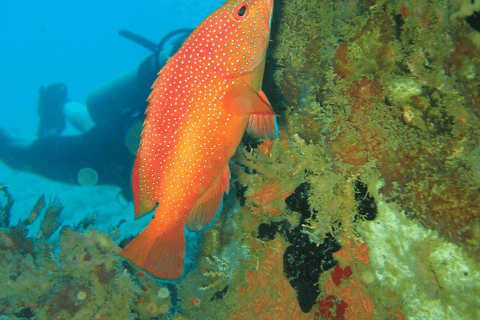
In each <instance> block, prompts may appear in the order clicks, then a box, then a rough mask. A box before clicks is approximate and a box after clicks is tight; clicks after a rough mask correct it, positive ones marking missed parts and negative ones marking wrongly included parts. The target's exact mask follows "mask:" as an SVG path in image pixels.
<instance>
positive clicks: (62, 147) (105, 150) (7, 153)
mask: <svg viewBox="0 0 480 320" xmlns="http://www.w3.org/2000/svg"><path fill="white" fill-rule="evenodd" d="M182 30H185V29H182ZM177 34H178V32H177ZM186 36H188V33H185V34H184V35H183V37H181V39H180V40H181V41H179V40H177V41H175V42H174V44H173V48H174V50H173V52H175V51H176V50H177V49H178V48H179V47H180V45H181V44H182V43H183V40H185V38H186ZM162 42H163V40H162ZM162 42H160V43H162ZM154 54H158V52H156V53H154ZM151 57H152V56H149V57H147V59H145V60H144V62H142V63H141V64H140V67H139V74H138V75H137V76H138V79H137V81H135V83H136V86H140V88H138V87H137V88H130V89H132V90H134V92H135V94H137V93H138V99H136V100H135V103H132V104H133V105H132V104H130V105H129V106H128V107H127V108H125V110H118V108H117V109H115V105H113V106H112V105H104V106H102V108H103V107H104V110H89V111H90V113H91V114H92V115H93V116H94V117H93V118H94V120H95V125H94V126H93V127H92V128H91V129H90V130H88V131H87V132H85V133H83V134H80V135H75V136H59V135H57V136H43V137H39V139H38V140H36V141H35V142H34V143H33V144H31V145H30V146H28V147H25V146H17V145H16V144H15V143H14V140H13V139H11V138H10V137H9V136H8V134H7V133H6V132H4V131H2V130H0V159H1V160H2V161H3V162H4V163H5V164H6V165H7V166H9V167H11V168H13V169H16V170H21V171H26V172H31V173H35V174H38V175H41V176H43V177H45V178H48V179H51V180H55V181H59V182H63V183H68V184H76V183H77V176H78V173H79V171H80V170H81V169H83V168H92V169H94V170H95V171H96V172H97V174H98V182H97V183H98V184H100V185H114V186H119V187H120V188H121V189H122V191H121V193H122V195H123V196H124V197H125V199H127V200H129V201H130V200H132V192H131V187H130V186H131V170H132V166H133V162H134V159H135V156H134V154H133V153H132V152H131V150H130V151H129V149H128V147H127V145H126V142H125V137H126V134H127V131H128V130H129V129H130V128H131V127H132V125H133V124H135V123H138V122H139V121H140V122H143V120H144V118H145V115H144V112H145V109H146V107H147V105H148V103H147V101H146V100H147V97H148V95H149V94H150V91H151V89H150V86H151V85H152V83H153V81H154V80H155V78H156V74H157V72H158V71H159V70H160V68H161V67H162V66H163V65H164V64H165V62H166V61H165V60H163V61H158V59H157V57H156V59H155V64H152V68H150V69H149V68H148V67H146V65H148V63H145V62H148V60H149V59H150V60H152V59H151ZM131 93H132V92H128V93H126V94H130V95H131ZM87 107H88V105H87Z"/></svg>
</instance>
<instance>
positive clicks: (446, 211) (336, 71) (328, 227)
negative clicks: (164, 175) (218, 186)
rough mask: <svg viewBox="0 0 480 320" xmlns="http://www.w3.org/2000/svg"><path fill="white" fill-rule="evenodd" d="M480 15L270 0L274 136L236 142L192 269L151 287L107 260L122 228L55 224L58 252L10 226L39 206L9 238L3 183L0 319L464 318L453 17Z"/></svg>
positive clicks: (461, 137)
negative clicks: (219, 207) (224, 191)
mask: <svg viewBox="0 0 480 320" xmlns="http://www.w3.org/2000/svg"><path fill="white" fill-rule="evenodd" d="M479 6H480V2H479V1H474V2H473V3H472V2H471V1H469V0H463V1H452V0H431V1H415V0H402V1H399V0H392V1H385V0H368V1H359V0H344V1H333V0H319V1H310V0H289V1H286V0H276V1H275V14H274V19H273V25H272V41H271V45H270V48H269V52H268V56H267V65H266V73H265V80H264V84H263V89H264V91H265V93H266V95H267V96H268V97H269V100H270V102H271V104H272V106H273V107H274V109H275V112H276V113H278V114H279V117H278V119H279V137H278V138H277V139H275V140H274V141H261V140H256V139H254V138H252V137H248V136H247V137H245V138H244V140H243V145H242V147H241V150H239V151H238V152H237V154H236V155H235V157H234V160H233V161H232V163H231V171H232V178H233V179H232V180H233V181H232V187H231V191H230V193H229V194H228V196H226V197H225V199H224V207H223V212H222V214H221V215H220V217H219V219H218V221H216V223H215V224H214V225H213V226H212V228H211V229H209V230H207V231H206V232H205V233H204V234H203V235H202V239H201V241H200V242H199V245H200V247H199V248H198V249H199V251H200V252H199V254H198V256H195V257H193V258H190V259H195V263H194V265H195V266H196V267H193V268H189V270H190V269H191V270H190V271H189V272H188V273H187V274H186V276H185V278H184V279H182V280H181V281H180V282H177V283H168V284H165V283H163V284H162V283H159V282H156V281H153V280H152V279H151V278H149V277H148V276H146V275H145V274H144V273H143V272H142V271H140V270H137V269H135V268H133V267H132V266H130V265H129V264H127V263H122V261H121V260H120V259H119V258H118V257H117V256H116V255H115V253H116V252H117V251H118V250H119V249H118V246H117V244H116V243H115V241H114V240H113V239H121V237H120V234H119V232H118V226H117V227H116V229H115V227H114V226H112V228H113V229H112V230H113V231H112V233H111V234H110V235H108V234H105V233H102V232H99V231H96V230H94V229H91V228H90V229H88V228H87V226H89V225H90V227H91V224H92V223H93V220H94V219H93V218H91V219H89V218H86V220H85V223H84V224H83V228H87V231H85V232H84V231H82V232H80V231H79V230H73V229H69V228H63V229H62V230H61V235H60V242H59V250H56V249H55V248H54V247H52V245H50V244H49V242H48V241H47V238H48V237H49V235H51V234H53V232H47V231H42V234H41V235H42V238H35V239H31V238H29V237H28V235H27V232H26V230H25V229H24V227H25V225H26V224H29V223H31V222H32V221H33V220H35V219H36V218H37V216H41V211H42V210H43V211H44V209H43V208H44V203H45V201H44V199H43V198H41V201H40V200H39V203H38V205H37V206H36V208H35V209H34V210H33V211H32V213H31V215H30V218H27V219H26V220H25V221H24V222H22V223H20V224H19V225H17V226H15V227H12V226H10V224H9V218H8V212H9V210H10V208H11V206H12V204H13V199H12V196H11V195H10V194H8V192H7V190H6V189H5V187H1V189H0V190H1V191H3V195H4V198H2V199H1V201H2V204H3V203H4V202H5V204H4V205H3V206H1V207H0V214H1V221H0V226H1V227H2V229H1V231H0V232H1V233H0V235H1V237H0V255H1V257H2V259H1V262H0V266H1V267H2V270H3V271H2V273H0V275H1V276H0V277H1V281H2V283H5V285H6V287H5V288H6V290H2V292H3V293H1V294H0V301H1V306H0V307H1V308H2V309H0V313H2V314H7V315H12V316H13V315H16V316H22V315H23V316H25V315H28V314H29V313H30V314H31V316H29V317H33V316H35V317H36V318H38V319H54V318H58V319H63V318H68V319H72V318H74V319H99V318H102V319H128V318H129V317H130V318H132V319H133V318H139V319H151V318H154V319H157V318H158V319H161V318H162V317H163V318H169V319H178V320H180V319H189V320H192V319H246V320H248V319H272V318H274V319H292V318H296V319H363V320H367V319H407V318H409V319H413V318H415V319H420V318H421V319H443V318H455V319H476V318H477V317H478V314H477V313H476V312H478V311H477V310H478V308H479V307H480V301H479V300H478V297H479V296H480V292H479V290H480V289H479V288H480V287H479V283H480V282H479V281H478V280H479V273H478V270H480V268H479V265H478V264H479V259H480V249H479V248H480V197H478V194H480V166H479V163H480V161H479V160H480V151H479V150H480V147H479V141H480V127H479V126H478V123H479V118H480V107H479V106H480V83H479V81H478V74H479V71H480V70H479V68H480V55H479V50H480V49H479V48H480V33H479V32H478V31H476V30H474V29H473V28H472V27H470V25H469V24H468V23H467V22H466V21H465V17H466V16H468V15H471V14H472V13H473V12H474V11H475V10H477V11H478V10H480V9H479V8H480V7H479ZM3 199H5V201H3ZM48 206H50V207H52V204H51V203H50V204H49V205H47V207H48ZM55 207H56V208H57V209H56V210H57V211H58V213H57V215H56V218H54V219H53V218H48V219H47V217H53V213H52V214H47V215H45V218H44V221H47V220H48V221H51V222H48V223H47V222H45V228H46V229H49V230H55V227H56V226H57V225H58V221H59V220H58V219H59V215H60V213H61V206H60V207H59V206H53V209H52V210H54V209H55ZM47 210H48V209H47ZM52 219H53V220H52ZM54 221H57V223H54ZM23 224H25V225H23ZM80 228H82V226H81V225H78V226H77V228H76V229H80ZM112 237H113V239H112ZM122 245H123V243H122ZM57 251H58V252H57ZM22 288H30V290H28V291H26V290H23V289H22ZM7 292H8V294H7Z"/></svg>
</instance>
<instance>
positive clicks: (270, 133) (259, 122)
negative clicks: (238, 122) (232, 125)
mask: <svg viewBox="0 0 480 320" xmlns="http://www.w3.org/2000/svg"><path fill="white" fill-rule="evenodd" d="M247 133H249V134H252V135H255V136H257V137H259V138H263V139H267V140H273V139H275V138H276V137H277V136H278V124H277V116H276V115H275V114H273V115H272V114H261V113H252V114H251V115H250V118H249V119H248V127H247Z"/></svg>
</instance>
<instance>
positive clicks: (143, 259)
mask: <svg viewBox="0 0 480 320" xmlns="http://www.w3.org/2000/svg"><path fill="white" fill-rule="evenodd" d="M166 227H167V225H166V224H165V223H163V224H162V223H161V222H159V221H158V220H157V219H153V220H152V221H151V222H150V223H149V224H148V225H147V227H146V228H145V229H143V231H142V232H140V234H139V235H137V236H136V237H135V239H133V240H132V241H131V242H130V243H129V244H128V245H127V246H126V247H125V248H124V249H123V250H122V251H121V252H120V253H119V255H120V256H121V257H123V258H125V259H127V260H129V261H130V262H132V263H133V264H134V265H136V266H137V267H139V268H141V269H143V270H144V271H146V272H147V273H149V274H150V275H152V276H154V277H156V278H161V279H178V278H180V277H181V276H182V273H183V260H184V257H185V237H184V235H183V232H184V230H183V228H180V226H178V225H171V226H168V228H166Z"/></svg>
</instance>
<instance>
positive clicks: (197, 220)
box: [187, 165, 230, 231]
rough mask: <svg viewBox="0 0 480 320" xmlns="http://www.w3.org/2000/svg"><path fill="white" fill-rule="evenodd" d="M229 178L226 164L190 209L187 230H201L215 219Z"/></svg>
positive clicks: (227, 189) (226, 189) (227, 186)
mask: <svg viewBox="0 0 480 320" xmlns="http://www.w3.org/2000/svg"><path fill="white" fill-rule="evenodd" d="M229 180H230V169H229V168H228V165H227V166H226V167H225V169H223V171H222V173H221V174H219V175H218V177H216V178H215V180H214V181H213V182H212V184H211V185H210V187H209V188H208V190H206V191H205V193H204V194H203V195H202V196H201V197H200V199H198V201H197V203H195V206H194V207H193V209H192V211H190V214H189V216H188V220H187V227H188V230H190V231H200V230H203V229H205V227H207V226H208V225H209V224H210V223H211V222H212V221H213V220H214V219H215V217H216V216H217V213H218V212H219V211H220V210H221V208H222V200H223V193H228V191H229Z"/></svg>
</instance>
